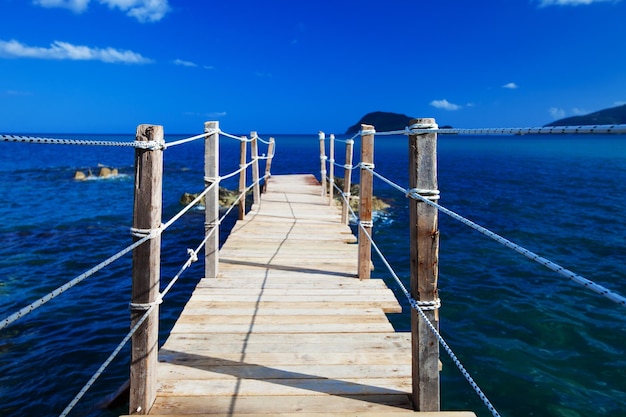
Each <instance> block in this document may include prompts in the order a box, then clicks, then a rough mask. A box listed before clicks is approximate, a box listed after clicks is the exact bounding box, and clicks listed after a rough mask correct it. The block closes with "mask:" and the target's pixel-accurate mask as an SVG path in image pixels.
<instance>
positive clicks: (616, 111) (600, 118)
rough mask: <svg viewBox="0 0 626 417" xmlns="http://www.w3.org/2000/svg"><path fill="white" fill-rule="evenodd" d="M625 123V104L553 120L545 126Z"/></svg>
mask: <svg viewBox="0 0 626 417" xmlns="http://www.w3.org/2000/svg"><path fill="white" fill-rule="evenodd" d="M621 124H626V104H624V105H622V106H617V107H611V108H608V109H604V110H600V111H596V112H593V113H589V114H586V115H583V116H572V117H566V118H564V119H559V120H555V121H554V122H551V123H548V124H547V125H546V126H582V125H621Z"/></svg>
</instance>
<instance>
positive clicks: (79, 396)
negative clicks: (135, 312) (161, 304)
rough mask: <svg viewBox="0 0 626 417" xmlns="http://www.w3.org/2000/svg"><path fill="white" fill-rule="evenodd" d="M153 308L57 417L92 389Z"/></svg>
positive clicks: (69, 409)
mask: <svg viewBox="0 0 626 417" xmlns="http://www.w3.org/2000/svg"><path fill="white" fill-rule="evenodd" d="M154 307H155V305H153V306H151V307H150V308H148V310H146V312H145V313H144V314H143V316H141V318H140V319H139V321H138V322H137V323H136V324H135V325H134V326H133V328H132V329H130V331H129V332H128V333H127V334H126V336H124V338H123V339H122V341H121V342H120V343H119V344H118V345H117V347H116V348H115V349H114V350H113V352H112V353H111V354H110V355H109V357H108V358H107V359H106V360H105V361H104V363H102V365H101V366H100V368H98V370H97V371H96V373H94V374H93V376H92V377H91V378H90V379H89V381H88V382H87V383H86V384H85V385H84V386H83V388H82V389H81V390H80V392H79V393H78V394H76V396H75V397H74V399H73V400H72V401H70V403H69V404H68V406H67V407H65V409H64V410H63V412H62V413H61V414H60V415H59V417H66V416H67V415H68V414H69V413H70V411H72V409H73V408H74V407H75V406H76V404H78V402H79V401H80V399H81V398H83V396H84V395H85V393H86V392H87V391H88V390H89V388H91V387H92V385H93V384H94V383H95V382H96V380H97V379H98V378H99V377H100V375H102V373H103V372H104V371H105V370H106V368H107V367H108V366H109V365H110V364H111V362H113V359H115V357H116V356H117V355H118V354H119V353H120V351H121V350H122V348H123V347H124V346H125V345H126V343H128V341H129V340H130V338H131V337H132V336H133V335H134V334H135V332H137V329H139V327H140V326H141V325H142V324H143V322H144V321H146V319H147V318H148V316H149V315H150V313H151V312H152V310H153V309H154Z"/></svg>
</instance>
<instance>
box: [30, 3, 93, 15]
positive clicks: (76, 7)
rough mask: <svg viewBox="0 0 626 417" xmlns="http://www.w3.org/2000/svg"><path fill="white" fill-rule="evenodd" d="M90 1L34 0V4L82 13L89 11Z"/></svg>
mask: <svg viewBox="0 0 626 417" xmlns="http://www.w3.org/2000/svg"><path fill="white" fill-rule="evenodd" d="M89 1H90V0H33V4H35V5H37V6H41V7H50V8H52V7H60V8H63V9H69V10H71V11H73V12H74V13H82V12H84V11H85V10H87V6H88V5H89Z"/></svg>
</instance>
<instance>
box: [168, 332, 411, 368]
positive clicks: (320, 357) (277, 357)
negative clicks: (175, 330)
mask: <svg viewBox="0 0 626 417" xmlns="http://www.w3.org/2000/svg"><path fill="white" fill-rule="evenodd" d="M344 338H348V337H347V336H346V335H344ZM203 352H204V353H203V354H194V353H181V352H173V353H172V352H171V351H169V350H167V349H166V348H165V347H164V348H162V351H161V353H160V354H159V360H160V361H163V362H170V363H175V364H179V365H182V366H187V367H196V368H203V367H208V366H211V367H213V366H223V365H244V364H250V363H253V364H263V366H273V365H289V364H292V365H297V364H299V365H317V364H319V363H324V364H327V365H346V364H349V365H398V364H404V363H409V361H410V359H411V356H410V352H406V351H383V352H373V351H370V350H366V351H353V352H338V353H336V352H267V353H254V352H247V351H244V352H243V353H242V352H241V351H239V352H237V351H232V352H223V353H220V354H219V355H217V354H213V355H211V354H212V352H211V351H206V350H205V351H203ZM242 356H243V359H242ZM243 360H245V362H244V361H243Z"/></svg>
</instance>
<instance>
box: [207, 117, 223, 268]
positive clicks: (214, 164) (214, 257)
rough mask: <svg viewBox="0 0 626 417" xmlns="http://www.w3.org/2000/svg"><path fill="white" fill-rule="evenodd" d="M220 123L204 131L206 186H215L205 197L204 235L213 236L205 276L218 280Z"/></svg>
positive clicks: (208, 250)
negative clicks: (205, 133)
mask: <svg viewBox="0 0 626 417" xmlns="http://www.w3.org/2000/svg"><path fill="white" fill-rule="evenodd" d="M218 129H219V122H206V123H205V124H204V131H205V132H207V133H208V134H207V135H206V136H205V138H204V186H205V187H208V186H210V185H211V184H215V185H214V186H213V189H211V191H209V192H208V193H207V195H206V196H205V200H204V201H205V203H204V204H205V210H204V233H205V236H207V235H208V234H209V233H210V232H212V233H213V234H212V235H211V237H210V238H209V239H208V240H207V242H206V244H205V246H204V276H205V278H217V273H218V267H217V265H218V263H219V259H218V251H219V247H220V225H219V217H220V201H219V200H220V199H219V196H220V180H219V143H220V140H219V139H220V135H219V132H218Z"/></svg>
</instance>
